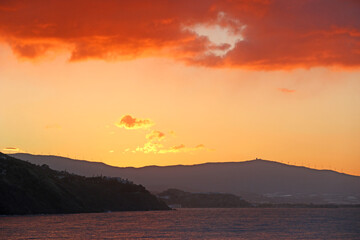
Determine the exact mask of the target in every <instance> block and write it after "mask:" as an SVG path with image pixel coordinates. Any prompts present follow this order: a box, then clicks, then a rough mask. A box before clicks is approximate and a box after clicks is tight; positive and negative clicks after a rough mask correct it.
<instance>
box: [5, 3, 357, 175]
mask: <svg viewBox="0 0 360 240" xmlns="http://www.w3.org/2000/svg"><path fill="white" fill-rule="evenodd" d="M359 24H360V2H357V1H340V0H338V1H337V0H330V1H327V0H326V1H325V0H323V1H322V0H319V1H287V0H278V1H272V0H258V1H251V3H250V1H230V0H229V1H216V0H214V1H212V0H210V1H209V0H207V1H187V0H184V1H145V0H140V1H96V0H91V1H84V0H76V1H61V0H52V1H46V2H44V1H37V0H35V1H1V2H0V109H1V111H0V133H1V138H0V151H1V152H4V153H14V152H28V153H33V154H45V155H59V156H65V157H71V158H76V159H84V160H89V161H102V162H104V163H107V164H110V165H114V166H134V167H140V166H146V165H162V166H164V165H177V164H186V165H187V164H196V163H204V162H229V161H245V160H250V159H255V158H262V159H268V160H273V161H278V162H283V163H289V164H294V165H299V166H300V165H301V166H307V167H312V168H317V169H332V170H337V171H340V172H345V173H349V174H354V175H360V25H359Z"/></svg>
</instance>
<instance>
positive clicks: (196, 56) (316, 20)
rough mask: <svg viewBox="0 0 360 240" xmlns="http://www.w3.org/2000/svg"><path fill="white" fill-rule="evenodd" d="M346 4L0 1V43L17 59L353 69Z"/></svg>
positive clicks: (355, 52)
mask: <svg viewBox="0 0 360 240" xmlns="http://www.w3.org/2000/svg"><path fill="white" fill-rule="evenodd" d="M359 23H360V2H359V1H351V0H347V1H346V0H345V1H344V0H317V1H314V0H308V1H288V0H256V1H245V0H239V1H232V0H228V1H223V0H199V1H192V0H182V1H149V0H139V1H129V0H124V1H115V0H109V1H101V0H90V1H89V0H74V1H63V0H52V1H46V2H44V1H41V0H32V1H30V0H28V1H22V0H14V1H0V41H2V42H6V43H8V44H9V45H10V46H11V48H12V50H13V51H14V53H15V54H17V55H18V56H19V57H21V58H28V59H35V58H39V57H42V56H46V55H47V54H49V53H52V52H57V51H58V50H66V51H69V52H70V53H71V57H70V60H71V61H81V60H84V59H94V58H95V59H105V60H116V59H120V60H122V59H133V58H139V57H146V56H160V57H168V58H172V59H176V60H178V61H182V62H185V63H186V64H190V65H202V66H208V67H233V68H235V67H236V68H247V69H256V70H259V69H264V70H278V69H293V68H299V67H301V68H309V67H316V66H342V67H351V68H358V67H359V66H360V24H359Z"/></svg>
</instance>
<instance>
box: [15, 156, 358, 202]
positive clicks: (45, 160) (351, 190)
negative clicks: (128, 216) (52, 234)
mask: <svg viewBox="0 0 360 240" xmlns="http://www.w3.org/2000/svg"><path fill="white" fill-rule="evenodd" d="M15 156H16V157H18V158H20V159H22V160H27V161H30V162H32V163H36V164H40V165H41V164H48V165H49V166H50V167H52V168H54V169H56V170H67V171H71V172H73V173H76V174H79V175H84V176H99V175H103V176H110V177H122V178H127V179H130V180H131V181H134V182H135V183H137V184H142V185H144V186H145V187H146V188H147V189H149V190H151V191H153V192H161V191H164V190H166V189H169V188H176V189H181V190H183V191H187V192H221V193H231V194H235V195H238V196H241V197H243V198H244V199H245V200H247V201H250V202H275V203H278V202H280V203H318V204H327V203H335V204H353V203H354V204H358V203H360V191H359V189H360V176H355V175H350V174H346V173H339V172H336V171H333V170H318V169H312V168H307V167H300V166H294V165H288V164H284V163H279V162H275V161H269V160H260V159H257V160H249V161H244V162H209V163H202V164H197V165H172V166H145V167H140V168H135V167H115V166H110V165H107V164H104V163H101V162H89V161H82V160H73V159H69V158H63V157H58V156H41V155H40V156H37V155H30V154H15Z"/></svg>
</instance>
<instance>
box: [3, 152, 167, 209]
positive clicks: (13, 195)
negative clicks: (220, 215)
mask: <svg viewBox="0 0 360 240" xmlns="http://www.w3.org/2000/svg"><path fill="white" fill-rule="evenodd" d="M144 210H169V207H168V206H167V205H166V204H165V203H164V202H163V201H161V200H160V199H158V198H157V197H156V196H154V195H152V194H151V193H150V192H148V191H147V190H146V189H145V187H143V186H142V185H136V184H133V183H131V182H129V181H127V180H123V179H121V178H110V177H102V176H98V177H84V176H79V175H75V174H71V173H68V172H65V171H55V170H52V169H50V168H49V167H48V166H47V165H41V166H38V165H35V164H32V163H29V162H25V161H22V160H19V159H16V158H13V157H10V156H8V155H5V154H3V153H0V215H12V214H57V213H87V212H106V211H144Z"/></svg>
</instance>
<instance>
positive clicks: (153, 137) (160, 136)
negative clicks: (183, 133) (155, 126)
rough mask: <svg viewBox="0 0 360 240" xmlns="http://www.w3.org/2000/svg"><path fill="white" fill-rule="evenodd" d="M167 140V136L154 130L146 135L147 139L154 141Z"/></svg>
mask: <svg viewBox="0 0 360 240" xmlns="http://www.w3.org/2000/svg"><path fill="white" fill-rule="evenodd" d="M164 138H165V134H164V133H162V132H160V131H156V130H153V131H152V132H151V133H149V134H147V135H146V139H148V140H150V141H153V140H158V141H161V140H163V139H164Z"/></svg>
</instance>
